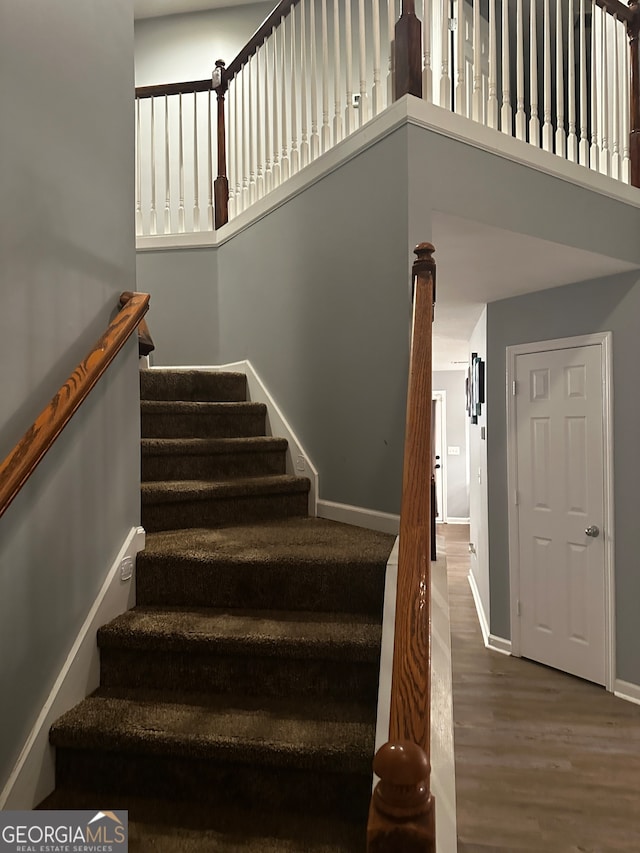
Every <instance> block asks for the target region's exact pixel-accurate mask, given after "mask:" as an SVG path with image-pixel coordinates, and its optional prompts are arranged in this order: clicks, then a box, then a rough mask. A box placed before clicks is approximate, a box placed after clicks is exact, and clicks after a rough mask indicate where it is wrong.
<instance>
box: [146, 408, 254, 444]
mask: <svg viewBox="0 0 640 853" xmlns="http://www.w3.org/2000/svg"><path fill="white" fill-rule="evenodd" d="M266 413H267V407H266V406H265V405H264V404H263V403H248V402H231V403H215V402H198V401H171V400H142V401H141V402H140V427H141V434H142V437H143V438H241V437H244V436H252V435H262V436H263V435H264V434H265V419H266Z"/></svg>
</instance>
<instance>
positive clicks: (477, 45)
mask: <svg viewBox="0 0 640 853" xmlns="http://www.w3.org/2000/svg"><path fill="white" fill-rule="evenodd" d="M480 26H481V18H480V0H473V95H472V116H473V120H474V121H479V122H482V121H484V104H483V103H482V100H483V99H482V33H481V30H480Z"/></svg>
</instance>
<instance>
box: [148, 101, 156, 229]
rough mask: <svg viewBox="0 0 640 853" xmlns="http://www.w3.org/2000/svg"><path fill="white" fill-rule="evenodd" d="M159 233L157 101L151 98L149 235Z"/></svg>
mask: <svg viewBox="0 0 640 853" xmlns="http://www.w3.org/2000/svg"><path fill="white" fill-rule="evenodd" d="M157 233H158V217H157V213H156V99H155V98H151V210H150V214H149V234H157Z"/></svg>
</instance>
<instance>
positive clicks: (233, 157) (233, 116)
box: [227, 77, 239, 220]
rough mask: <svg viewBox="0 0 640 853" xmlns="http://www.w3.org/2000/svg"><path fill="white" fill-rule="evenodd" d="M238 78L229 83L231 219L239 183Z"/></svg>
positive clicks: (235, 205) (236, 211)
mask: <svg viewBox="0 0 640 853" xmlns="http://www.w3.org/2000/svg"><path fill="white" fill-rule="evenodd" d="M237 80H238V78H237V77H234V78H233V80H231V81H230V82H229V88H228V90H227V103H228V104H229V108H228V109H229V125H228V126H229V130H228V133H227V140H228V143H227V155H228V157H229V219H230V220H231V219H233V218H234V216H237V214H238V210H237V199H238V191H237V183H238V177H237V176H238V144H239V140H238V119H237V116H238V95H237V85H236V84H237Z"/></svg>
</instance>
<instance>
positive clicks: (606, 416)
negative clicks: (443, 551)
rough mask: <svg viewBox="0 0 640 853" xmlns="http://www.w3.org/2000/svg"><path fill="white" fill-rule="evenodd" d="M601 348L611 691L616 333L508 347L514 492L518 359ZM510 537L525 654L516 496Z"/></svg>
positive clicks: (514, 630) (514, 608)
mask: <svg viewBox="0 0 640 853" xmlns="http://www.w3.org/2000/svg"><path fill="white" fill-rule="evenodd" d="M585 346H599V347H600V349H601V357H602V358H601V364H602V376H601V381H602V389H603V395H602V428H603V435H602V438H603V464H604V519H603V527H604V530H605V532H606V534H607V535H606V537H605V546H604V572H605V579H604V583H605V596H604V608H605V687H606V689H607V690H608V691H609V692H613V691H614V690H615V684H614V681H615V671H616V663H615V661H616V657H615V656H616V644H615V635H616V612H615V586H614V584H615V542H614V530H615V527H614V491H613V458H614V456H613V334H612V332H594V333H593V334H590V335H575V336H572V337H568V338H556V339H553V340H548V341H533V342H531V343H526V344H516V345H514V346H509V347H507V350H506V382H505V393H506V398H507V487H508V494H509V495H510V496H512V495H515V494H516V481H517V460H516V440H515V439H516V397H515V396H514V394H513V393H512V383H513V381H514V380H515V372H516V358H517V357H518V356H519V355H526V354H529V353H536V352H545V351H549V350H560V349H572V348H574V347H585ZM508 535H509V586H510V601H511V644H512V654H514V655H515V656H517V657H519V656H520V617H519V615H518V602H519V599H520V574H519V542H518V513H517V512H516V511H515V505H514V501H513V500H511V499H510V500H509V501H508Z"/></svg>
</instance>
